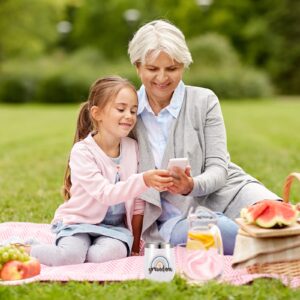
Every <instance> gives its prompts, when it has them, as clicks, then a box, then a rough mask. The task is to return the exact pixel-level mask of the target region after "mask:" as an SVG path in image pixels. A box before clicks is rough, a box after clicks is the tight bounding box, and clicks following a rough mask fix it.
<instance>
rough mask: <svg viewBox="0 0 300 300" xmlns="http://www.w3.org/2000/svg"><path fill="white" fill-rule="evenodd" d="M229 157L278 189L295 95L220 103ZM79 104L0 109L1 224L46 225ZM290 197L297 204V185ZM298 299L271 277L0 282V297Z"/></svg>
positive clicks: (288, 155) (291, 136)
mask: <svg viewBox="0 0 300 300" xmlns="http://www.w3.org/2000/svg"><path fill="white" fill-rule="evenodd" d="M222 109H223V114H224V118H225V123H226V128H227V135H228V149H229V151H230V154H231V159H232V161H233V162H235V163H237V164H239V165H240V166H242V167H243V168H244V169H245V170H246V171H247V172H249V173H251V174H252V175H253V176H255V177H256V178H258V179H259V180H261V181H262V182H263V183H264V184H265V185H267V186H268V187H269V188H270V189H272V190H273V191H274V192H276V193H278V194H279V195H281V194H282V185H283V182H284V179H285V177H286V176H287V175H288V174H289V173H290V172H292V171H298V172H300V155H299V149H300V135H299V132H300V122H299V111H300V99H283V98H282V99H275V100H273V101H270V100H264V101H242V102H237V101H226V102H225V101H224V102H222ZM77 111H78V107H77V106H63V105H61V106H42V105H21V106H7V105H1V106H0V137H1V138H0V201H1V210H0V222H6V221H29V222H38V223H48V222H50V220H51V219H52V216H53V213H54V211H55V209H56V207H57V206H58V205H59V204H60V203H61V202H62V198H61V195H60V190H61V186H62V181H63V174H64V169H65V166H66V162H67V158H68V153H69V150H70V148H71V146H72V140H73V135H74V126H75V121H76V115H77ZM291 199H292V201H293V202H297V201H300V184H298V183H295V184H294V185H293V186H292V194H291ZM200 296H202V297H203V299H250V298H251V299H296V298H298V299H299V298H300V290H292V289H289V288H286V287H284V286H282V284H281V283H280V282H278V281H276V280H267V279H264V280H263V279H261V280H256V281H255V282H254V283H253V284H252V285H247V286H241V287H234V286H229V285H224V284H217V283H209V284H206V285H204V286H202V287H190V286H187V285H186V284H185V282H184V281H183V280H181V279H179V278H177V279H176V280H174V281H172V282H171V283H168V284H157V283H153V282H148V281H132V282H121V283H106V284H98V283H76V282H70V283H68V284H49V283H47V284H46V283H33V284H29V285H25V286H16V287H3V286H0V299H5V300H9V299H33V300H35V299H36V300H37V299H59V298H63V299H115V298H118V299H119V300H121V299H131V298H134V299H152V298H153V299H167V298H168V299H171V298H172V299H185V298H186V299H194V298H195V299H199V297H200Z"/></svg>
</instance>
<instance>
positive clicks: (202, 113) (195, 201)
mask: <svg viewBox="0 0 300 300" xmlns="http://www.w3.org/2000/svg"><path fill="white" fill-rule="evenodd" d="M133 135H134V137H135V138H136V139H137V141H138V145H139V156H140V157H139V159H140V161H139V172H143V171H146V170H149V169H154V168H155V163H154V158H153V155H152V152H151V149H150V146H149V142H148V138H147V132H146V128H145V126H144V124H143V121H142V119H141V118H140V117H138V120H137V124H136V127H135V129H134V132H133ZM173 157H188V159H189V163H190V165H191V167H192V176H193V178H194V183H195V184H194V189H193V191H192V192H191V193H190V194H189V195H188V196H182V195H174V194H171V193H168V192H163V193H162V197H163V198H165V199H166V200H167V201H169V202H170V203H172V204H173V205H174V206H176V207H177V208H179V209H180V211H181V212H182V215H183V218H184V217H186V215H187V213H188V210H189V209H190V207H195V206H198V205H202V206H206V207H208V208H210V209H212V210H214V211H221V212H224V213H225V214H226V215H227V216H228V217H231V218H234V217H236V216H237V215H238V214H239V211H240V208H241V207H244V206H246V205H249V204H252V203H240V202H241V201H243V200H242V199H241V197H236V196H237V194H238V193H239V192H240V190H241V189H242V187H244V186H245V185H246V184H248V183H251V182H256V184H255V185H256V186H257V183H259V182H258V181H257V180H256V179H255V178H253V177H251V176H250V175H248V174H246V173H245V172H244V171H243V170H242V169H241V168H240V167H238V166H237V165H235V164H233V163H231V162H230V158H229V154H228V152H227V145H226V132H225V126H224V121H223V116H222V112H221V108H220V104H219V100H218V98H217V97H216V95H215V94H214V93H213V92H212V91H211V90H208V89H204V88H199V87H192V86H186V93H185V97H184V101H183V104H182V107H181V110H180V113H179V115H178V118H177V119H174V121H173V123H172V126H171V128H170V133H169V137H168V142H167V146H166V149H165V153H164V157H163V160H162V166H161V168H162V169H165V168H166V167H167V163H168V160H169V159H170V158H173ZM262 197H264V196H263V195H262ZM140 198H141V199H143V200H145V201H146V206H145V212H144V222H143V230H142V238H143V239H144V240H145V241H147V242H150V241H158V240H161V237H160V235H159V233H158V229H157V225H156V222H155V221H156V220H157V219H158V217H159V216H160V214H161V212H162V208H161V201H160V193H159V192H158V191H156V190H154V189H149V190H148V191H147V192H145V193H143V194H142V195H141V197H140ZM237 198H239V200H238V201H239V203H237ZM262 199H263V198H262ZM256 201H257V199H255V200H254V199H253V203H254V202H256ZM248 202H249V201H248ZM250 202H251V201H250ZM229 207H230V209H228V208H229Z"/></svg>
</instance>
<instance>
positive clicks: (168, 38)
mask: <svg viewBox="0 0 300 300" xmlns="http://www.w3.org/2000/svg"><path fill="white" fill-rule="evenodd" d="M160 52H165V53H167V54H168V55H169V56H170V57H171V58H172V59H174V60H176V61H177V62H179V63H182V64H183V65H184V67H185V68H187V67H188V66H189V65H190V64H191V63H192V62H193V60H192V55H191V53H190V51H189V49H188V46H187V44H186V41H185V37H184V35H183V33H182V32H181V31H180V30H179V29H178V28H177V27H176V26H175V25H173V24H171V23H170V22H168V21H164V20H155V21H152V22H149V23H147V24H145V25H144V26H142V27H141V28H140V29H139V30H138V31H137V32H136V33H135V35H134V36H133V38H132V40H131V41H130V42H129V47H128V54H129V57H130V61H131V63H132V64H133V65H136V64H137V63H142V64H144V63H145V60H146V57H147V56H148V54H149V55H151V58H153V59H155V58H156V57H157V56H158V55H159V54H160Z"/></svg>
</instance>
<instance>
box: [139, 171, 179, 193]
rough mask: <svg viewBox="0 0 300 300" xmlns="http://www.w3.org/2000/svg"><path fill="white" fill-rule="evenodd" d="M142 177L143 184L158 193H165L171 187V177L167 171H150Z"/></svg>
mask: <svg viewBox="0 0 300 300" xmlns="http://www.w3.org/2000/svg"><path fill="white" fill-rule="evenodd" d="M143 175H144V181H145V184H146V185H147V186H148V187H152V188H154V189H156V190H158V191H159V192H162V191H166V190H167V189H168V188H170V187H171V186H172V185H173V177H172V176H171V174H170V172H169V171H167V170H150V171H147V172H145V173H144V174H143Z"/></svg>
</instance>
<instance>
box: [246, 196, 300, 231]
mask: <svg viewBox="0 0 300 300" xmlns="http://www.w3.org/2000/svg"><path fill="white" fill-rule="evenodd" d="M298 214H299V211H298V210H297V208H296V206H295V205H292V204H290V203H284V202H282V201H274V200H263V201H260V202H258V203H256V204H254V205H251V206H249V207H246V208H243V209H242V210H241V217H242V218H243V220H244V221H245V223H246V224H255V225H258V226H260V227H263V228H273V227H279V228H280V227H285V226H290V225H292V224H295V223H296V222H297V217H298Z"/></svg>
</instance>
